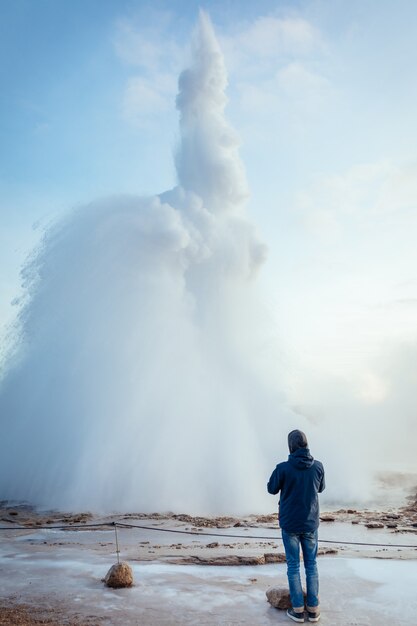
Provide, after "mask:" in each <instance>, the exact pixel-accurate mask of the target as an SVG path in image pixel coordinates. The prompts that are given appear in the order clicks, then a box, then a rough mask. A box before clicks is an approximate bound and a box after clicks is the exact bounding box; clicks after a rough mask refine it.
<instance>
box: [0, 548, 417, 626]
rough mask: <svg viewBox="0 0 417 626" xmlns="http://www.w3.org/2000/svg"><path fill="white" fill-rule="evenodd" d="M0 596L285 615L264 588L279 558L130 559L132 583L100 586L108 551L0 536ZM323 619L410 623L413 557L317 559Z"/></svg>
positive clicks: (157, 619)
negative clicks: (221, 562) (238, 561)
mask: <svg viewBox="0 0 417 626" xmlns="http://www.w3.org/2000/svg"><path fill="white" fill-rule="evenodd" d="M0 552H1V557H2V558H1V566H0V572H1V578H2V584H1V586H0V597H3V598H6V597H11V596H14V597H17V598H18V599H19V601H21V602H33V603H34V604H36V605H38V606H42V605H46V604H48V605H53V604H54V603H56V604H59V605H60V606H61V607H62V606H64V607H67V608H68V612H76V613H77V614H78V615H90V616H91V615H96V616H97V617H98V618H99V620H100V623H102V624H103V625H105V624H114V625H116V626H133V625H137V624H141V625H145V626H146V625H150V626H151V625H155V626H156V625H158V624H166V625H168V624H169V625H171V626H173V625H175V624H178V625H181V626H182V625H184V626H185V625H193V626H195V624H199V625H200V624H201V625H210V626H226V625H227V626H230V625H232V624H233V625H235V624H236V625H251V626H262V625H263V624H265V625H269V624H279V623H288V618H287V617H286V616H285V614H284V613H283V612H281V611H277V610H276V609H273V608H271V607H270V606H269V605H268V603H267V602H266V598H265V591H266V589H267V588H268V587H269V586H271V585H274V584H279V585H281V584H285V583H286V575H285V565H284V564H276V565H275V564H273V565H264V566H257V567H256V566H253V567H245V566H240V567H211V566H194V565H172V564H165V563H158V562H142V563H141V562H135V561H130V564H131V565H132V568H133V571H134V576H135V586H134V587H133V588H131V589H121V590H110V589H107V588H106V587H105V586H104V585H103V583H102V582H101V579H102V578H103V577H104V575H105V574H106V572H107V570H108V568H109V567H110V565H112V564H113V563H114V561H115V559H114V557H112V556H110V557H109V555H108V554H103V553H101V552H100V551H91V550H89V549H88V548H86V547H83V546H74V547H71V549H68V547H67V548H66V549H65V550H63V549H61V550H60V549H59V548H58V547H56V548H55V549H54V550H51V549H49V550H48V549H47V548H46V547H45V551H42V552H41V551H39V550H35V551H34V549H33V546H30V545H26V544H25V543H24V542H22V541H19V542H17V543H13V542H8V541H6V542H3V543H2V544H1V550H0ZM319 571H320V576H321V596H322V622H321V623H323V624H328V625H330V624H332V625H335V624H337V625H338V626H348V625H349V626H353V625H355V626H379V625H384V624H390V626H396V625H398V626H400V625H403V624H415V623H417V600H416V599H415V589H416V588H417V562H416V561H414V560H408V561H407V560H404V561H399V560H398V561H396V560H378V559H368V558H332V557H324V558H321V559H320V560H319Z"/></svg>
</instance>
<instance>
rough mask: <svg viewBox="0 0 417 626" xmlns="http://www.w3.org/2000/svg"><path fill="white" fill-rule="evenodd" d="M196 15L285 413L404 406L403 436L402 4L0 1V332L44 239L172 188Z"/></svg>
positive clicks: (414, 172)
mask: <svg viewBox="0 0 417 626" xmlns="http://www.w3.org/2000/svg"><path fill="white" fill-rule="evenodd" d="M200 6H202V7H203V8H204V9H205V10H206V11H207V12H208V14H209V15H210V17H211V19H212V22H213V25H214V28H215V31H216V34H217V36H218V39H219V42H220V45H221V47H222V50H223V52H224V55H225V61H226V67H227V70H228V76H229V86H228V91H227V94H228V98H229V103H228V106H227V109H226V115H227V117H228V119H229V121H230V123H231V124H232V125H233V127H234V128H235V130H236V131H237V133H238V135H239V137H240V139H241V152H240V153H241V158H242V160H243V162H244V165H245V168H246V175H247V178H248V182H249V187H250V191H251V197H250V200H249V203H248V208H247V210H248V213H249V215H250V217H251V220H252V221H253V223H255V224H256V226H257V228H258V231H259V234H260V237H261V238H262V239H263V241H264V242H265V243H266V245H267V248H268V259H267V261H266V263H265V265H264V267H263V268H262V271H261V273H260V277H259V280H260V281H261V282H262V285H263V288H264V293H265V306H266V308H267V310H268V316H269V319H270V322H271V331H270V332H271V333H272V334H274V335H276V336H277V337H278V338H279V341H280V342H281V345H282V354H283V356H282V363H281V364H280V372H281V374H282V376H283V377H284V379H285V386H286V388H287V392H288V394H289V396H290V397H291V401H292V403H293V404H294V405H296V404H297V402H298V400H299V398H300V397H302V398H303V411H305V410H308V406H311V407H314V406H315V404H317V402H318V398H319V397H320V398H321V400H320V402H321V403H322V404H323V403H324V404H325V401H324V400H323V398H325V399H326V402H327V401H328V405H329V406H333V405H334V403H335V402H336V401H335V400H334V396H335V395H336V394H339V398H342V400H343V399H345V400H346V398H347V397H349V401H348V402H347V404H349V403H350V401H352V402H353V400H352V399H354V401H355V402H361V403H364V404H366V405H372V406H375V407H376V408H378V407H379V406H381V405H384V407H385V409H384V410H388V408H389V407H392V406H394V405H395V403H394V400H395V399H398V398H400V397H401V398H407V403H408V404H407V411H408V414H409V415H410V416H415V404H412V400H411V398H412V396H413V389H415V383H416V382H417V375H416V368H415V363H416V359H415V356H416V350H417V331H416V319H417V247H416V246H415V239H416V237H415V233H416V227H417V150H416V145H417V122H416V113H415V102H416V100H417V73H416V70H415V68H416V65H417V63H416V62H417V58H416V57H417V46H416V45H415V23H416V19H417V4H416V3H415V2H413V1H412V0H398V1H396V2H394V1H392V0H380V1H379V2H375V1H371V0H352V1H350V2H346V1H342V0H331V1H330V0H327V1H325V0H305V1H292V2H281V1H271V0H269V1H267V0H259V1H257V2H256V3H254V2H249V1H246V0H244V1H239V2H237V1H231V0H230V1H226V0H222V1H221V2H217V1H212V2H210V1H209V2H206V3H204V4H203V5H200V3H198V2H194V1H193V0H187V1H185V0H184V1H182V2H181V1H179V0H173V1H170V2H167V1H162V0H160V1H157V2H155V1H153V2H145V1H134V0H131V1H126V0H117V1H116V0H82V1H81V0H73V1H72V2H65V1H64V0H37V1H36V2H35V1H34V0H32V1H30V0H14V2H8V1H7V0H0V13H1V19H0V50H1V54H0V59H1V60H0V76H1V85H2V89H1V98H0V146H1V149H0V331H1V332H2V333H6V332H7V326H8V324H9V323H10V322H11V321H12V319H13V317H14V315H15V313H16V306H13V304H12V303H13V301H14V299H15V298H16V297H18V296H19V294H20V289H21V288H20V277H19V273H20V269H21V267H22V264H23V263H24V261H25V259H26V257H27V256H28V255H29V254H30V252H31V250H32V249H33V246H34V245H35V244H36V242H37V241H38V240H39V238H40V237H41V235H42V232H43V229H44V228H45V227H46V226H48V224H50V223H51V222H52V221H54V220H56V219H57V218H59V216H60V215H63V214H65V213H66V212H67V211H68V210H70V209H71V208H73V207H77V206H80V205H83V204H85V203H88V202H90V201H93V200H95V199H96V198H100V197H104V196H108V195H112V194H119V193H129V194H141V195H147V194H155V193H158V192H161V191H164V190H166V189H169V188H171V187H173V186H175V184H176V173H175V167H174V161H173V154H174V152H175V148H176V142H177V140H178V112H177V110H176V108H175V96H176V93H177V80H178V75H179V73H180V71H181V70H182V69H183V68H184V67H185V66H186V64H187V59H188V58H189V55H190V40H191V36H192V32H193V28H194V25H195V23H196V20H197V17H198V10H199V7H200ZM324 389H325V391H324ZM342 400H339V401H340V402H341V401H342ZM410 403H411V404H410ZM355 406H356V405H355ZM306 407H307V408H306ZM387 407H388V408H387ZM312 410H313V409H312ZM390 410H391V409H390ZM400 410H402V409H400ZM386 415H389V411H388V413H386ZM313 417H314V416H313ZM312 419H313V418H312ZM386 419H388V417H386ZM410 419H411V417H410Z"/></svg>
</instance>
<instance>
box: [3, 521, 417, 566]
mask: <svg viewBox="0 0 417 626" xmlns="http://www.w3.org/2000/svg"><path fill="white" fill-rule="evenodd" d="M117 526H118V527H119V528H139V529H141V530H153V531H157V532H165V533H175V534H180V535H194V536H197V537H226V538H233V539H268V540H273V541H277V540H282V537H281V536H274V537H271V536H264V535H236V534H232V533H218V532H202V531H195V530H179V529H174V528H155V526H144V525H142V524H140V525H139V524H126V523H124V522H101V523H99V524H78V525H77V524H73V525H66V526H51V525H48V526H9V527H5V526H0V531H2V530H31V531H33V530H75V529H83V530H90V529H91V530H94V529H97V528H104V527H110V528H111V527H114V529H115V533H116V546H117V551H119V547H118V541H117V530H116V527H117ZM318 541H319V543H330V544H333V545H348V546H367V547H374V548H414V549H416V550H417V544H416V545H407V544H400V543H397V544H395V543H366V542H361V541H338V540H334V539H319V540H318ZM117 556H118V558H119V554H118V555H117Z"/></svg>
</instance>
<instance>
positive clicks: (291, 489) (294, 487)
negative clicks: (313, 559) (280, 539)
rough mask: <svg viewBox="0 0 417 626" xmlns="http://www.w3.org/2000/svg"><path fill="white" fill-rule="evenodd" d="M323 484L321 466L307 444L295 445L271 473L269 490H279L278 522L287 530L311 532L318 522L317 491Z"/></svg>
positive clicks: (272, 492)
mask: <svg viewBox="0 0 417 626" xmlns="http://www.w3.org/2000/svg"><path fill="white" fill-rule="evenodd" d="M324 488H325V481H324V468H323V465H322V464H321V463H320V461H315V460H314V459H313V457H312V456H311V454H310V450H309V449H308V448H298V450H295V452H292V453H291V454H290V455H289V456H288V461H284V462H283V463H279V464H278V465H277V466H276V468H275V469H274V471H273V472H272V474H271V478H270V479H269V482H268V492H269V493H271V494H274V495H275V494H277V493H278V492H281V495H280V501H279V525H280V527H281V528H282V529H283V530H285V531H287V532H289V533H303V532H313V531H315V530H316V529H317V528H318V525H319V499H318V495H317V494H319V493H321V492H322V491H323V490H324Z"/></svg>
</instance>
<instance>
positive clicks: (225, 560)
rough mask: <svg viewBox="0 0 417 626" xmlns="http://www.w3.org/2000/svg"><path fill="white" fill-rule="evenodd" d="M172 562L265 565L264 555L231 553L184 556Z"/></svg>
mask: <svg viewBox="0 0 417 626" xmlns="http://www.w3.org/2000/svg"><path fill="white" fill-rule="evenodd" d="M174 563H178V564H183V563H186V564H188V563H190V564H191V563H192V564H195V565H218V566H221V565H225V566H227V565H265V557H264V555H263V554H262V555H261V556H238V555H235V554H231V555H228V556H212V557H210V556H207V557H205V556H196V555H190V556H185V557H183V558H181V559H178V560H175V561H174Z"/></svg>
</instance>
